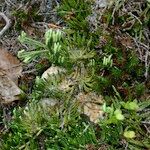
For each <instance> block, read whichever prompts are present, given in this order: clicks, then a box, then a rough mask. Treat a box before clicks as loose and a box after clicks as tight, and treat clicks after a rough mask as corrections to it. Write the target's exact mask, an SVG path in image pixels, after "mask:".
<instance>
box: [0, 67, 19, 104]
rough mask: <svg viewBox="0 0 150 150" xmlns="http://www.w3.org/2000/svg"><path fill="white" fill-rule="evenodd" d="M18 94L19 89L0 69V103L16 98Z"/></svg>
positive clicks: (6, 102) (7, 102) (9, 101)
mask: <svg viewBox="0 0 150 150" xmlns="http://www.w3.org/2000/svg"><path fill="white" fill-rule="evenodd" d="M20 94H21V89H20V88H19V87H18V86H17V85H16V84H15V82H13V81H12V80H11V79H10V78H9V77H8V76H7V74H6V72H5V71H3V70H1V69H0V103H1V104H9V103H11V102H13V101H15V100H18V99H19V97H18V95H20Z"/></svg>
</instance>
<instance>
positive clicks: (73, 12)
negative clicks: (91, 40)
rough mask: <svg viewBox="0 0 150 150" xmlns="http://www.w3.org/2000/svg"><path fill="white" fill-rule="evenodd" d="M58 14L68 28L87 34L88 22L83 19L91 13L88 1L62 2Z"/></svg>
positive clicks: (70, 0) (69, 0) (66, 0)
mask: <svg viewBox="0 0 150 150" xmlns="http://www.w3.org/2000/svg"><path fill="white" fill-rule="evenodd" d="M61 3H62V4H61V6H60V7H59V8H58V14H59V15H60V16H61V17H62V18H63V19H64V21H65V22H66V24H67V25H68V26H69V28H71V29H74V30H76V31H80V32H83V31H84V32H87V31H89V29H88V22H87V20H86V19H85V18H86V17H87V16H88V15H89V14H90V13H91V8H90V7H91V6H90V1H86V0H62V2H61Z"/></svg>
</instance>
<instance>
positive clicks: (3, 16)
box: [0, 12, 11, 37]
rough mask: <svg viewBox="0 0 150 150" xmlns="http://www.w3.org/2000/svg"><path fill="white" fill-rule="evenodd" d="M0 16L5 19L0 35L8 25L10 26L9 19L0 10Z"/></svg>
mask: <svg viewBox="0 0 150 150" xmlns="http://www.w3.org/2000/svg"><path fill="white" fill-rule="evenodd" d="M0 16H1V17H2V18H3V19H4V20H5V22H6V25H5V26H4V28H3V29H2V30H1V31H0V37H1V36H2V35H3V34H4V32H6V31H7V30H8V29H9V28H10V26H11V20H10V19H9V18H8V17H7V16H6V15H5V14H4V13H2V12H0Z"/></svg>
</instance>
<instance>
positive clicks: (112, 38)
mask: <svg viewBox="0 0 150 150" xmlns="http://www.w3.org/2000/svg"><path fill="white" fill-rule="evenodd" d="M96 2H97V1H96ZM112 2H113V1H112ZM57 7H58V8H57V9H56V10H57V15H58V16H59V17H60V18H59V19H62V20H63V21H62V24H59V25H57V26H55V27H56V28H57V27H60V28H61V31H62V32H63V36H62V39H61V40H60V41H59V44H61V50H60V51H56V53H54V52H53V49H52V45H53V44H54V42H53V41H51V43H49V45H48V46H47V47H48V49H49V50H50V52H49V53H47V51H46V52H45V53H42V50H43V47H42V46H41V47H40V46H37V45H36V44H37V43H36V42H35V43H34V42H33V41H32V43H31V39H27V38H26V37H22V39H23V40H24V39H25V38H26V40H24V41H23V42H24V44H27V47H28V48H27V50H28V51H29V50H30V49H31V50H32V51H31V52H29V53H26V52H25V53H22V55H19V56H20V57H21V58H22V59H23V60H25V59H26V58H28V57H29V56H31V61H34V66H35V68H34V67H33V65H32V68H34V69H36V72H34V73H33V76H34V79H35V78H36V79H35V81H33V82H32V88H30V86H29V83H26V82H25V81H26V80H23V81H21V87H22V88H23V89H24V91H25V92H26V94H27V97H26V98H25V102H23V104H19V106H18V105H15V106H13V107H12V108H11V109H10V110H9V113H11V114H10V115H9V116H10V119H8V118H6V116H4V112H5V113H7V111H1V115H2V117H1V118H0V119H1V125H2V129H1V140H0V147H1V149H4V150H10V149H12V150H17V149H26V150H28V149H29V150H36V149H41V150H59V149H60V150H61V149H64V150H73V149H75V150H79V149H81V150H82V149H87V150H100V149H103V150H105V149H106V150H108V149H110V150H115V149H116V150H117V149H120V150H121V149H122V150H123V149H130V150H133V149H135V150H136V149H137V150H141V149H143V150H145V149H150V139H149V136H150V135H149V131H150V126H149V120H150V117H149V116H150V111H149V108H150V78H149V77H150V69H149V66H150V61H149V60H150V55H149V53H150V52H149V45H148V43H149V37H150V29H149V18H150V4H149V2H148V1H145V2H136V1H135V2H134V1H133V2H131V1H127V0H126V1H123V0H117V1H114V3H112V4H111V5H109V6H108V7H106V8H100V7H98V3H94V2H93V1H92V2H91V1H86V0H77V1H75V0H62V1H61V3H60V4H59V6H57ZM126 10H127V11H128V13H127V12H126ZM17 13H19V15H17ZM29 14H30V13H26V12H24V11H23V12H22V11H17V10H16V11H15V17H16V18H15V19H16V20H17V19H18V24H17V26H15V27H16V30H18V29H19V30H21V29H22V26H29V25H28V24H30V23H31V22H36V21H37V20H38V19H39V16H38V15H35V13H32V14H31V16H30V15H29ZM13 15H14V13H13ZM32 15H33V16H32ZM100 15H101V17H100ZM22 16H23V17H22ZM93 16H96V17H94V18H92V17H93ZM40 17H41V16H40ZM32 19H33V20H32ZM40 19H41V18H40ZM40 19H39V20H38V21H40ZM31 20H32V21H31ZM91 20H94V21H93V22H94V23H93V22H90V21H91ZM30 21H31V22H30ZM18 27H19V28H18ZM28 30H29V28H28ZM29 33H30V32H29ZM33 33H34V32H33ZM30 36H32V38H34V39H36V40H38V41H40V42H42V43H44V36H43V33H42V34H40V37H38V35H30ZM20 41H21V40H20ZM34 44H35V45H34ZM44 44H45V43H44ZM44 48H45V46H44ZM37 50H38V51H39V53H38V55H31V54H33V52H34V51H37ZM46 50H47V49H46ZM23 54H26V55H23ZM27 54H28V55H27ZM30 64H31V62H30ZM43 64H44V65H43ZM52 64H55V65H56V66H59V67H63V68H65V69H66V70H67V74H65V76H64V75H58V76H51V77H50V78H49V80H47V81H43V80H42V79H41V78H40V77H39V76H41V74H42V73H43V72H44V71H45V70H46V69H47V68H48V67H50V66H51V65H52ZM35 76H36V77H35ZM65 77H68V78H69V79H70V80H71V81H72V83H73V85H71V86H70V88H71V90H70V91H65V92H64V91H61V90H59V88H58V87H59V84H60V83H61V81H62V80H63V79H64V78H65ZM27 82H29V81H27ZM28 88H30V90H29V89H28ZM90 92H95V93H96V94H97V95H102V96H103V97H104V101H103V105H102V106H100V108H101V109H103V112H104V116H103V118H100V119H99V121H98V122H96V123H93V122H91V121H90V118H89V117H88V116H86V115H84V114H80V112H79V111H78V107H79V103H78V102H77V101H76V95H78V94H79V93H86V94H87V95H88V93H90ZM44 98H48V99H49V100H55V101H57V102H58V103H57V104H56V105H54V107H49V106H48V105H47V106H44V107H43V105H41V101H42V100H43V99H44ZM5 109H6V108H5ZM7 116H8V114H7Z"/></svg>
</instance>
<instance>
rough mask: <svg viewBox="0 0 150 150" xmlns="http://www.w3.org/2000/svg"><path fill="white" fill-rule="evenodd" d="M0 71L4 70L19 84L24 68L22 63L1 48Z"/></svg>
mask: <svg viewBox="0 0 150 150" xmlns="http://www.w3.org/2000/svg"><path fill="white" fill-rule="evenodd" d="M0 69H2V70H4V71H5V72H6V74H7V76H9V78H10V79H11V80H12V81H14V82H15V83H17V80H18V77H19V76H21V72H22V66H21V64H20V61H19V60H18V59H17V58H16V57H15V56H13V55H12V54H11V53H9V52H8V51H6V50H4V49H2V48H0Z"/></svg>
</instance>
